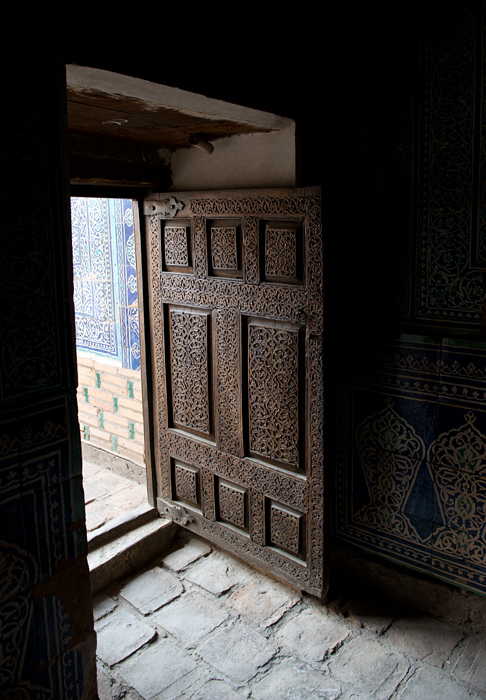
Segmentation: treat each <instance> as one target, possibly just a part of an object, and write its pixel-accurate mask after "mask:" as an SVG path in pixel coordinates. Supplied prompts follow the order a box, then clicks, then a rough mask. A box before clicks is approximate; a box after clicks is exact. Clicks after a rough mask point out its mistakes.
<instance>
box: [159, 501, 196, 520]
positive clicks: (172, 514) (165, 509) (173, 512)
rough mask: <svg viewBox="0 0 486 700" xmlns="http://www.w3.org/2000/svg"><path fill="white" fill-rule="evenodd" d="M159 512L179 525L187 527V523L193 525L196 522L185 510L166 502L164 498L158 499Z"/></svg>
mask: <svg viewBox="0 0 486 700" xmlns="http://www.w3.org/2000/svg"><path fill="white" fill-rule="evenodd" d="M157 510H158V511H159V513H160V514H161V515H166V516H167V517H168V518H170V519H171V520H173V521H174V522H175V523H177V524H178V525H187V523H191V522H192V521H193V520H194V518H193V517H192V515H190V514H189V513H188V512H187V510H186V509H185V508H183V507H182V506H178V505H176V504H175V503H169V502H168V501H164V500H163V499H162V498H157Z"/></svg>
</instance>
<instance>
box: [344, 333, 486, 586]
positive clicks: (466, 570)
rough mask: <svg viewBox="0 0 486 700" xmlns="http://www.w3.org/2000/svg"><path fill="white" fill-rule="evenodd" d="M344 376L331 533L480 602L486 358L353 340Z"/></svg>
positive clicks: (400, 340)
mask: <svg viewBox="0 0 486 700" xmlns="http://www.w3.org/2000/svg"><path fill="white" fill-rule="evenodd" d="M354 347H355V348H356V351H355V352H354V355H353V353H350V354H349V356H348V358H347V362H346V363H343V366H342V368H341V372H340V379H339V382H340V387H339V424H338V425H339V430H338V469H337V475H336V509H335V518H334V527H335V533H336V534H337V535H338V536H339V537H340V538H343V539H345V540H347V541H348V542H351V543H353V544H355V545H358V546H360V547H364V548H366V549H368V550H370V551H372V552H374V553H376V554H379V555H384V556H386V557H388V558H390V559H393V560H395V561H396V562H399V563H402V564H406V565H409V566H412V567H414V568H416V569H419V570H422V571H424V572H427V573H431V574H433V575H435V576H438V577H440V578H442V579H445V580H447V581H449V582H451V583H454V584H457V585H460V586H463V587H466V588H469V589H471V590H474V591H476V592H479V593H486V404H485V399H486V350H484V348H483V347H481V344H480V343H472V342H471V343H465V342H462V341H452V340H444V341H443V342H442V343H441V344H439V343H435V342H433V341H431V340H429V339H427V338H423V337H418V336H400V337H396V338H393V339H387V340H380V341H378V340H375V341H370V342H368V343H366V341H364V342H363V341H362V340H360V341H357V342H356V343H355V345H354Z"/></svg>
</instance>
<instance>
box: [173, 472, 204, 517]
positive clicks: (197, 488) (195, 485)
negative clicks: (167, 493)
mask: <svg viewBox="0 0 486 700" xmlns="http://www.w3.org/2000/svg"><path fill="white" fill-rule="evenodd" d="M172 474H173V498H174V500H176V501H184V502H185V503H187V504H189V505H192V506H195V507H196V508H199V509H200V507H201V484H200V481H201V477H200V470H199V469H198V468H197V467H194V466H192V465H191V464H185V463H184V462H181V461H179V460H173V465H172Z"/></svg>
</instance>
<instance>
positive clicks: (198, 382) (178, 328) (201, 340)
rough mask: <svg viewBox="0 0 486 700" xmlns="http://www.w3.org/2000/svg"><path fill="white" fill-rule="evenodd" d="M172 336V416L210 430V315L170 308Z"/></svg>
mask: <svg viewBox="0 0 486 700" xmlns="http://www.w3.org/2000/svg"><path fill="white" fill-rule="evenodd" d="M170 338H171V370H172V372H171V376H172V415H173V420H174V422H175V423H179V424H180V425H183V426H186V427H188V428H193V429H194V430H199V431H201V432H204V433H210V420H209V392H208V383H209V371H208V318H207V316H206V315H204V314H196V313H187V312H182V311H176V310H171V311H170Z"/></svg>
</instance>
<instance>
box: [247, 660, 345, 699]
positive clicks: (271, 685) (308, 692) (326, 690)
mask: <svg viewBox="0 0 486 700" xmlns="http://www.w3.org/2000/svg"><path fill="white" fill-rule="evenodd" d="M317 692H319V693H320V695H319V696H318V695H317ZM340 696H341V684H340V683H339V682H337V681H334V680H333V679H331V678H330V677H329V675H328V674H327V675H326V674H324V673H319V672H318V671H316V670H315V669H313V668H312V667H311V666H309V665H308V664H304V663H302V662H299V661H297V660H295V659H283V660H281V661H280V662H279V663H273V664H272V666H271V668H270V670H269V672H268V674H267V675H266V676H265V677H264V678H263V680H261V681H259V682H258V683H257V684H256V685H255V687H254V688H253V691H252V696H251V697H252V700H253V699H255V700H275V699H276V698H279V700H308V699H309V698H314V697H315V698H317V697H321V698H326V699H327V700H337V699H338V698H339V697H340Z"/></svg>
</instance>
